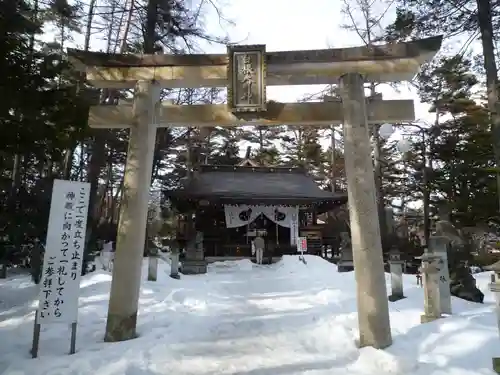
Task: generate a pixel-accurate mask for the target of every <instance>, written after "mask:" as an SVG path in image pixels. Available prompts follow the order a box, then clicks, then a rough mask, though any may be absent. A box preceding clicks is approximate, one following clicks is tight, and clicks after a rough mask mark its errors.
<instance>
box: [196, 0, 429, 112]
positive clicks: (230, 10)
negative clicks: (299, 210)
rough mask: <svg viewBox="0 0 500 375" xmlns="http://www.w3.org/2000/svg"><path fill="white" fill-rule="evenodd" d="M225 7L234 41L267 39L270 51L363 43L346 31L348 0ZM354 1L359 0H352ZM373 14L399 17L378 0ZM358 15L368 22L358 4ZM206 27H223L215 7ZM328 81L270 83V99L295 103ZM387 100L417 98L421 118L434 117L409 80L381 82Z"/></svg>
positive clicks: (229, 3)
mask: <svg viewBox="0 0 500 375" xmlns="http://www.w3.org/2000/svg"><path fill="white" fill-rule="evenodd" d="M221 1H225V3H221V4H222V7H221V9H222V12H223V14H224V15H225V16H226V18H228V19H230V20H231V21H233V22H234V26H229V27H227V26H226V27H224V29H225V31H226V32H227V33H228V34H229V36H230V38H231V42H236V43H238V44H265V45H266V50H268V51H285V50H307V49H323V48H342V47H354V46H360V45H363V42H362V40H361V39H360V37H359V36H358V35H357V34H356V33H355V32H354V31H349V30H345V29H344V28H342V25H345V24H348V23H350V22H351V20H350V19H349V17H347V16H346V15H345V14H342V12H341V10H342V5H343V3H344V1H343V0H309V1H304V0H294V1H290V0H252V1H248V0H221ZM349 1H350V2H351V3H355V1H354V0H349ZM375 4H376V6H375V7H374V8H375V9H374V16H376V17H378V15H380V14H385V17H383V19H382V25H383V26H385V25H387V24H388V23H390V22H391V21H392V19H393V18H394V17H395V11H394V9H391V8H389V10H387V5H385V4H383V0H378V1H377V0H376V1H375ZM353 13H354V16H355V20H356V21H357V23H359V24H361V23H362V22H364V20H363V19H362V17H360V13H359V12H356V10H355V9H353ZM206 26H207V29H208V30H210V31H212V30H213V32H217V31H220V30H221V28H220V26H219V23H218V17H217V15H216V13H215V12H210V14H208V15H207V19H206ZM204 49H205V50H206V52H211V53H225V46H220V45H213V46H207V47H206V48H204ZM322 87H324V86H281V87H276V86H273V87H268V90H267V94H268V97H269V99H272V100H277V101H282V102H293V101H296V100H297V99H301V98H303V97H304V96H306V95H307V94H311V93H316V92H319V91H320V90H321V89H322ZM378 91H379V92H382V94H383V97H384V99H414V100H415V112H416V118H417V119H424V120H430V119H431V118H432V115H430V114H429V113H428V106H427V105H425V104H422V103H420V102H419V100H418V96H417V95H416V94H415V92H414V91H413V92H412V91H411V90H409V88H408V85H407V84H406V85H401V86H400V87H399V88H398V91H399V92H397V91H396V90H394V89H392V88H391V87H389V86H388V85H384V86H380V88H379V89H378Z"/></svg>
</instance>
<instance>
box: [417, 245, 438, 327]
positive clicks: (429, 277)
mask: <svg viewBox="0 0 500 375" xmlns="http://www.w3.org/2000/svg"><path fill="white" fill-rule="evenodd" d="M419 258H420V259H421V260H422V267H421V272H422V275H423V284H424V314H423V315H422V316H421V317H420V321H421V322H422V323H428V322H432V321H434V320H436V319H439V318H441V307H440V301H439V270H440V267H441V265H440V263H441V262H442V260H441V257H439V256H437V255H435V254H431V253H429V252H428V251H425V252H424V255H422V256H421V257H419Z"/></svg>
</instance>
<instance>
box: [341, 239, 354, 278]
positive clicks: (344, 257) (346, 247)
mask: <svg viewBox="0 0 500 375" xmlns="http://www.w3.org/2000/svg"><path fill="white" fill-rule="evenodd" d="M339 249H340V259H339V261H338V263H337V270H338V271H339V272H349V271H352V270H354V262H353V255H352V244H351V238H350V236H349V233H348V232H342V233H340V247H339Z"/></svg>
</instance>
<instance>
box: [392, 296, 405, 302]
mask: <svg viewBox="0 0 500 375" xmlns="http://www.w3.org/2000/svg"><path fill="white" fill-rule="evenodd" d="M404 298H406V297H405V296H404V295H402V294H391V295H390V296H389V297H388V300H389V301H390V302H396V301H399V300H401V299H404Z"/></svg>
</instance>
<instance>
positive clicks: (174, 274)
mask: <svg viewBox="0 0 500 375" xmlns="http://www.w3.org/2000/svg"><path fill="white" fill-rule="evenodd" d="M170 277H171V278H172V279H180V278H181V276H180V275H179V247H178V246H177V245H175V246H172V248H171V250H170Z"/></svg>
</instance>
